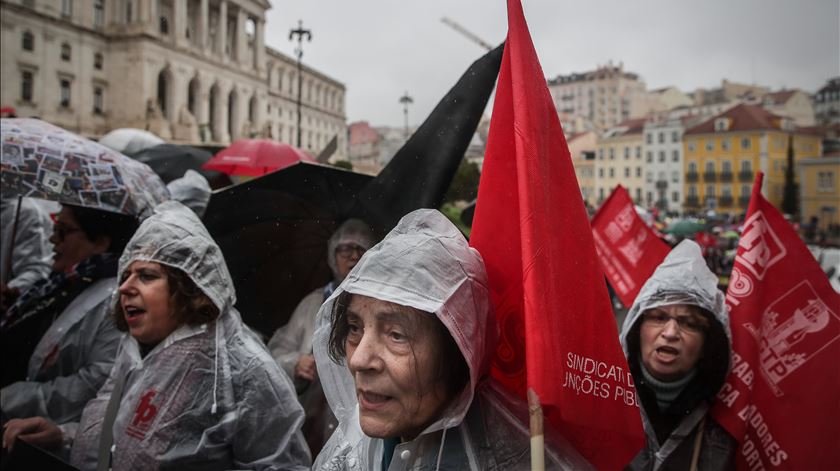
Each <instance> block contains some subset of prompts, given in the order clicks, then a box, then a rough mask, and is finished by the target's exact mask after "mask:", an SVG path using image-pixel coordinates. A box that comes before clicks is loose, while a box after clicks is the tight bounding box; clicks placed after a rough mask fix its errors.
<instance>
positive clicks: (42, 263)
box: [0, 197, 52, 314]
mask: <svg viewBox="0 0 840 471" xmlns="http://www.w3.org/2000/svg"><path fill="white" fill-rule="evenodd" d="M18 208H19V209H18ZM51 232H52V221H50V216H49V215H48V214H47V213H46V212H45V211H44V210H42V209H41V208H40V207H39V206H38V205H37V204H36V203H35V202H34V201H32V200H31V199H29V198H21V199H18V198H6V197H3V198H0V314H2V313H4V312H6V309H8V308H9V306H11V305H12V303H14V301H15V299H17V297H18V296H19V295H20V293H21V292H23V291H26V290H27V289H28V288H29V287H30V286H32V285H33V284H35V282H36V281H38V280H42V279H44V278H47V277H49V276H50V265H51V263H50V262H51V260H50V259H51V257H50V254H51V253H52V244H50V242H49V237H50V233H51ZM12 239H14V241H13V240H12Z"/></svg>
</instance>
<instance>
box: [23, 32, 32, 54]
mask: <svg viewBox="0 0 840 471" xmlns="http://www.w3.org/2000/svg"><path fill="white" fill-rule="evenodd" d="M20 47H21V48H23V50H24V51H34V50H35V35H34V34H32V32H31V31H24V32H23V36H22V37H21V39H20Z"/></svg>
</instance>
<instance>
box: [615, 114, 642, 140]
mask: <svg viewBox="0 0 840 471" xmlns="http://www.w3.org/2000/svg"><path fill="white" fill-rule="evenodd" d="M645 121H647V118H633V119H627V120H624V121H622V122H620V123H618V124H617V125H616V127H617V128H624V127H626V128H627V130H626V131H624V132H623V133H621V135H622V136H626V135H627V134H641V133H642V131H643V130H644V128H645Z"/></svg>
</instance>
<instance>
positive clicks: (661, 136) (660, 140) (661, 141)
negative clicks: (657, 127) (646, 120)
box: [659, 131, 665, 144]
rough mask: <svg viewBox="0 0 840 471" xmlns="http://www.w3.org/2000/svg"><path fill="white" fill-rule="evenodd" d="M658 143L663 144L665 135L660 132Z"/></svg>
mask: <svg viewBox="0 0 840 471" xmlns="http://www.w3.org/2000/svg"><path fill="white" fill-rule="evenodd" d="M659 143H660V144H665V133H664V132H662V131H660V132H659Z"/></svg>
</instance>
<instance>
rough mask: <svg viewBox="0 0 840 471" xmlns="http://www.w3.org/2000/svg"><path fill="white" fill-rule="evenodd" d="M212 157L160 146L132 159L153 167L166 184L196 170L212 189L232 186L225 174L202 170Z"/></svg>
mask: <svg viewBox="0 0 840 471" xmlns="http://www.w3.org/2000/svg"><path fill="white" fill-rule="evenodd" d="M212 156H213V155H212V154H211V153H210V152H208V151H206V150H203V149H197V148H195V147H190V146H179V145H175V144H158V145H156V146H153V147H149V148H148V149H143V150H141V151H140V152H138V153H136V154H134V155H132V156H131V157H132V158H133V159H135V160H139V161H140V162H143V163H144V164H146V165H148V166H149V167H151V168H152V170H154V171H155V173H157V174H158V175H160V178H162V179H163V181H164V182H166V183H169V182H171V181H172V180H175V179H176V178H181V177H183V176H184V174H185V173H187V170H195V171H196V172H198V173H200V174H201V175H202V176H204V178H206V179H207V181H208V182H210V187H211V188H214V189H215V188H224V187H226V186H230V185H232V184H233V182H231V181H230V177H228V176H227V175H225V174H224V173H222V172H217V171H215V170H205V169H203V168H201V166H202V165H204V164H205V163H207V162H208V161H209V160H210V158H211V157H212Z"/></svg>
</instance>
